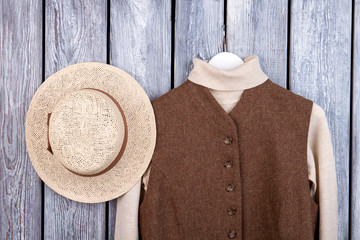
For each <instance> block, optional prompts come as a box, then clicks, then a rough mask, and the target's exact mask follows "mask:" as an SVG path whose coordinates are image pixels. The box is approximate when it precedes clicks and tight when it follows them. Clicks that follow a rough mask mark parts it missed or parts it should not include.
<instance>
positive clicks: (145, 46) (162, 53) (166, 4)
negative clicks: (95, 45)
mask: <svg viewBox="0 0 360 240" xmlns="http://www.w3.org/2000/svg"><path fill="white" fill-rule="evenodd" d="M110 15H111V19H110V63H111V64H112V65H115V66H118V67H120V68H122V69H123V70H125V71H126V72H128V73H129V74H131V75H132V76H133V77H134V78H135V79H136V80H137V81H138V82H139V84H140V85H141V86H142V87H143V88H144V89H145V91H146V92H147V94H148V96H149V97H150V99H155V98H156V97H158V96H160V95H162V94H164V93H165V92H167V91H168V90H169V89H170V86H171V1H161V0H144V1H111V14H110Z"/></svg>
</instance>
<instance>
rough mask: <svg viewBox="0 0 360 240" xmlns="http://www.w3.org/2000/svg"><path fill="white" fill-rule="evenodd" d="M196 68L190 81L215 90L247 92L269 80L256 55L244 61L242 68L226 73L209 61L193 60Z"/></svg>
mask: <svg viewBox="0 0 360 240" xmlns="http://www.w3.org/2000/svg"><path fill="white" fill-rule="evenodd" d="M192 61H193V65H194V68H193V69H192V71H191V72H190V74H189V76H188V79H189V80H190V81H192V82H193V83H196V84H198V85H202V86H204V87H207V88H210V89H215V90H225V91H226V90H232V91H233V90H245V89H249V88H253V87H255V86H257V85H259V84H261V83H263V82H265V81H266V80H267V79H268V76H267V75H266V74H265V73H264V72H263V71H262V69H261V67H260V63H259V57H258V56H256V55H252V56H249V57H247V58H245V59H244V63H243V64H241V65H240V66H238V67H236V68H234V69H232V70H228V71H224V70H220V69H218V68H215V67H213V66H212V65H210V64H209V63H208V60H202V59H199V58H193V60H192Z"/></svg>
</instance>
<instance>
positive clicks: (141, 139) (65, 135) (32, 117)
mask: <svg viewBox="0 0 360 240" xmlns="http://www.w3.org/2000/svg"><path fill="white" fill-rule="evenodd" d="M82 88H95V89H99V90H101V91H104V92H106V93H108V94H110V95H111V96H112V97H113V98H115V99H116V101H117V102H118V103H119V105H120V106H121V108H122V110H123V112H124V115H125V118H126V122H127V128H128V139H127V145H126V148H125V151H124V153H123V155H122V157H121V159H120V160H119V162H118V163H117V164H116V165H115V166H114V167H113V168H111V169H110V170H109V171H107V172H105V173H104V174H101V175H98V176H80V175H77V174H75V173H72V172H71V171H69V170H68V169H70V170H72V171H74V172H78V173H80V174H92V173H96V172H99V171H101V170H103V169H104V168H106V167H107V166H108V165H109V164H110V163H111V162H112V161H113V160H114V158H115V157H116V155H117V154H118V153H119V150H120V148H121V145H122V142H123V140H124V121H123V119H122V116H121V114H120V112H119V110H118V109H117V107H116V105H115V104H114V102H112V100H111V99H110V98H108V97H107V96H106V95H105V94H103V93H101V92H98V91H96V90H85V89H82ZM78 90H80V91H78ZM49 113H51V117H50V122H49V127H48V125H47V121H48V114H49ZM76 114H78V116H81V117H80V118H79V117H76ZM89 123H91V124H89ZM25 125H26V126H25V134H26V145H27V149H28V153H29V156H30V160H31V162H32V164H33V166H34V168H35V170H36V172H37V173H38V175H39V176H40V178H41V179H42V180H43V181H44V182H45V183H46V184H47V185H48V186H49V187H50V188H51V189H53V190H54V191H55V192H57V193H59V194H61V195H63V196H65V197H67V198H69V199H72V200H74V201H79V202H85V203H97V202H104V201H109V200H112V199H114V198H117V197H119V196H121V195H122V194H124V193H126V192H127V191H128V190H130V188H132V187H133V186H134V185H135V184H136V182H137V181H138V180H139V179H140V178H141V176H142V175H143V173H144V172H145V170H146V168H147V167H148V165H149V163H150V160H151V157H152V154H153V151H154V148H155V141H156V125H155V116H154V112H153V109H152V105H151V102H150V100H149V98H148V96H147V94H146V92H145V91H144V90H143V89H142V87H141V86H140V85H139V84H138V83H137V81H136V80H135V79H134V78H132V77H131V76H130V75H129V74H127V73H126V72H125V71H123V70H121V69H119V68H116V67H114V66H111V65H107V64H103V63H95V62H87V63H78V64H74V65H71V66H68V67H66V68H63V69H61V70H60V71H58V72H56V73H54V74H53V75H51V76H50V77H49V78H48V79H46V81H45V82H44V83H43V84H41V85H40V87H39V89H38V90H37V91H36V93H35V94H34V96H33V98H32V100H31V103H30V106H29V109H28V112H27V116H26V123H25ZM85 125H86V129H85V130H86V131H85V132H86V134H84V129H82V127H84V126H85ZM48 134H49V140H50V144H51V147H52V150H53V153H54V154H51V152H49V151H48V150H47V147H48ZM89 136H92V137H89ZM74 157H76V159H74ZM65 166H66V167H65ZM67 168H68V169H67Z"/></svg>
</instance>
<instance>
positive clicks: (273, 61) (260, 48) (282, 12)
mask: <svg viewBox="0 0 360 240" xmlns="http://www.w3.org/2000/svg"><path fill="white" fill-rule="evenodd" d="M287 29H288V1H287V0H281V1H261V0H256V1H253V0H245V1H237V0H228V1H227V21H226V36H227V37H226V38H227V46H228V51H229V52H233V53H235V54H237V55H238V56H239V57H241V58H242V59H244V58H245V57H247V56H250V55H254V54H255V55H258V56H259V60H260V65H261V67H262V68H263V70H264V72H265V73H266V74H267V75H268V76H269V78H270V79H271V80H272V81H274V82H276V83H277V84H279V85H281V86H283V87H285V88H286V87H287V86H286V77H287V42H288V32H287Z"/></svg>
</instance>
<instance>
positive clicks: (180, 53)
mask: <svg viewBox="0 0 360 240" xmlns="http://www.w3.org/2000/svg"><path fill="white" fill-rule="evenodd" d="M224 30H225V26H224V1H214V0H211V1H210V0H199V1H176V8H175V31H174V34H175V46H174V48H175V53H174V54H175V55H174V73H173V74H174V86H175V87H177V86H179V85H180V84H181V83H183V82H184V81H185V80H186V79H187V77H188V75H189V72H190V71H191V69H192V68H193V65H192V58H194V57H196V58H200V59H210V58H211V57H212V56H214V55H215V54H217V53H218V52H222V51H223V43H224V34H225V32H224Z"/></svg>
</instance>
